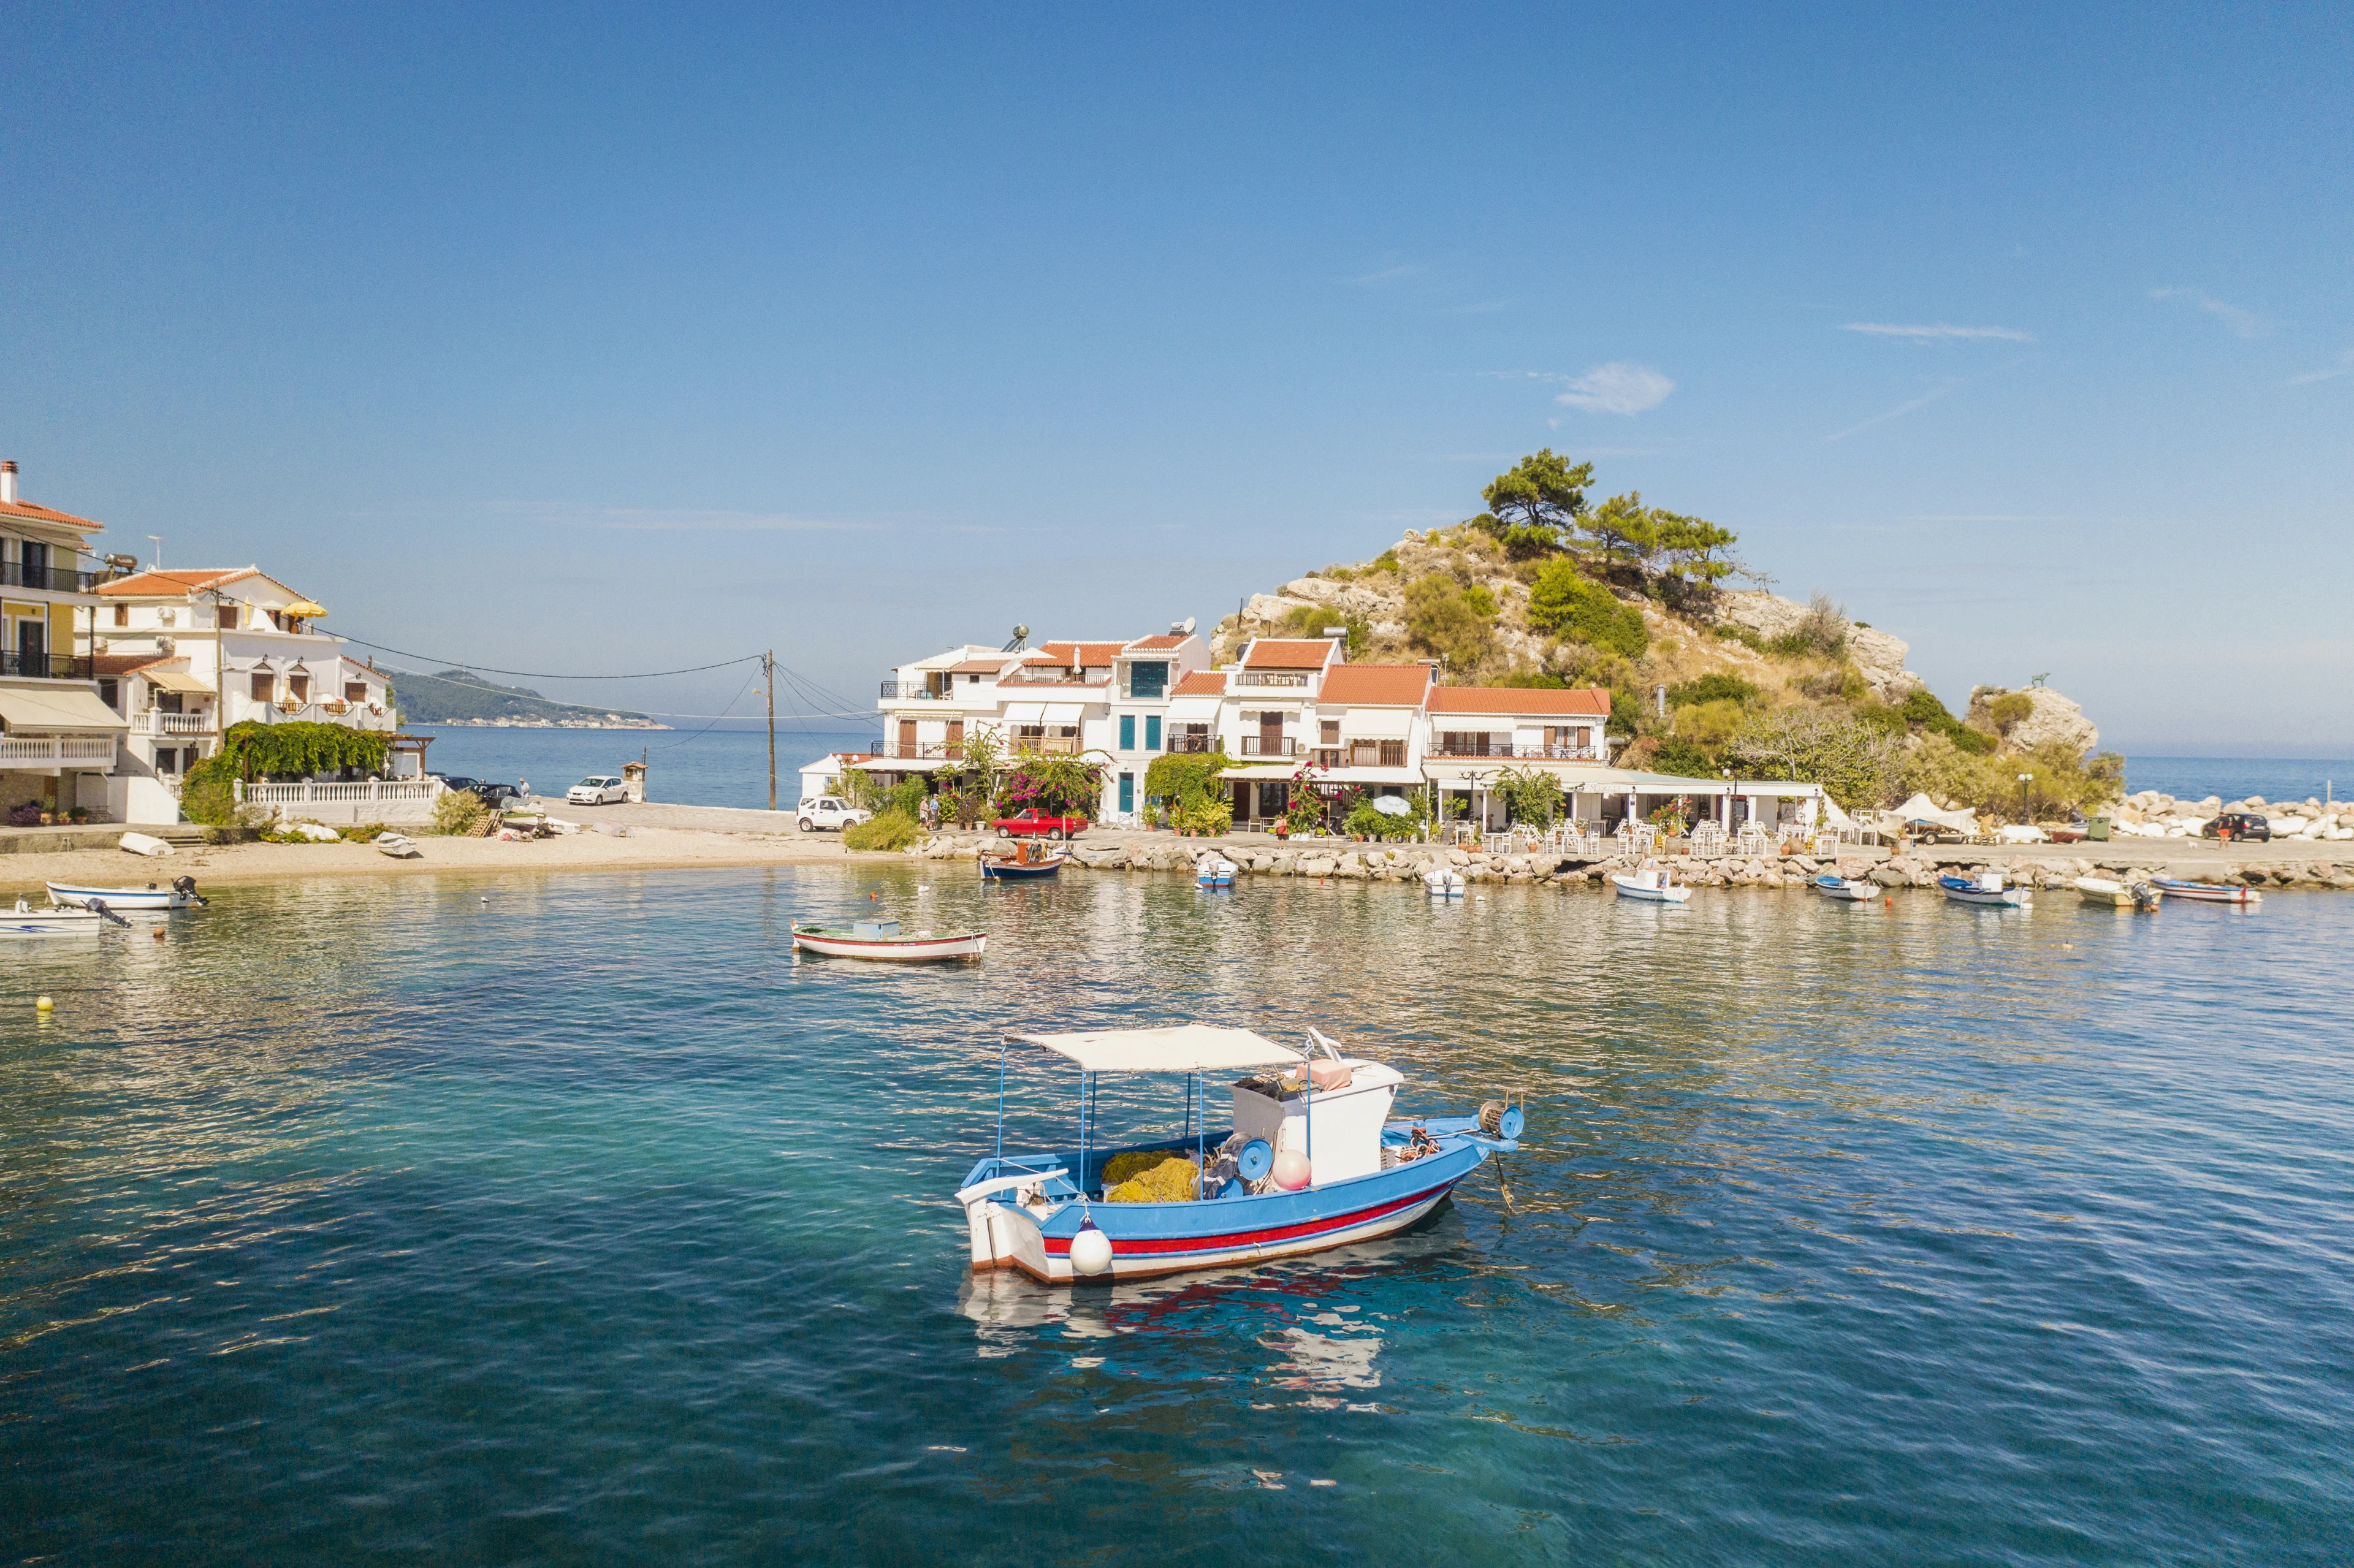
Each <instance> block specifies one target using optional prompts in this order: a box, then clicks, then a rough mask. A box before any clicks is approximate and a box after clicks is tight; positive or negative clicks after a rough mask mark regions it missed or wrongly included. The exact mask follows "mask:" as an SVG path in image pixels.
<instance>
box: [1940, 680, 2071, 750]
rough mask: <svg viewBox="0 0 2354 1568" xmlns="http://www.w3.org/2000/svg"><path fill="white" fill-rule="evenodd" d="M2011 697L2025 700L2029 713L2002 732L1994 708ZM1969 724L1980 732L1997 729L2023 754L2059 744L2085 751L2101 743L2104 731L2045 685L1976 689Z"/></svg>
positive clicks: (1972, 697)
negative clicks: (2022, 687)
mask: <svg viewBox="0 0 2354 1568" xmlns="http://www.w3.org/2000/svg"><path fill="white" fill-rule="evenodd" d="M2010 696H2020V697H2025V698H2026V699H2027V701H2028V705H2029V706H2028V712H2027V715H2026V716H2025V717H2023V718H2019V719H2014V720H2013V721H2012V722H2011V725H2010V727H2009V728H2008V729H2002V728H2001V727H2000V726H1999V725H1998V724H1997V723H1996V721H1995V717H1994V705H1995V704H1996V703H1997V702H1998V701H1999V700H2000V699H2001V698H2004V697H2010ZM1969 721H1970V723H1971V724H1973V725H1975V726H1978V728H1980V729H1988V730H1998V731H1999V733H2000V734H2001V736H2002V737H2003V739H2005V740H2007V741H2009V743H2010V744H2011V745H2012V746H2014V747H2018V748H2019V749H2020V750H2021V751H2030V750H2032V749H2034V748H2035V747H2039V746H2047V745H2050V744H2052V743H2053V742H2059V743H2061V744H2062V745H2065V746H2066V747H2069V749H2071V750H2073V751H2079V752H2083V751H2090V750H2092V749H2093V747H2096V746H2098V745H2100V744H2101V732H2100V730H2099V729H2098V728H2097V727H2096V726H2094V723H2093V721H2092V720H2091V719H2088V718H2086V717H2085V716H2084V709H2083V708H2081V707H2079V706H2077V705H2075V704H2074V703H2072V702H2070V701H2069V700H2068V699H2067V698H2066V697H2063V696H2062V695H2061V694H2059V693H2057V692H2055V691H2052V690H2051V689H2050V688H2048V687H2044V686H2030V687H2028V688H2027V689H2026V690H2025V691H2022V692H2010V691H2006V690H2005V689H2004V688H2002V687H2000V686H1976V687H1973V688H1971V691H1970V714H1969Z"/></svg>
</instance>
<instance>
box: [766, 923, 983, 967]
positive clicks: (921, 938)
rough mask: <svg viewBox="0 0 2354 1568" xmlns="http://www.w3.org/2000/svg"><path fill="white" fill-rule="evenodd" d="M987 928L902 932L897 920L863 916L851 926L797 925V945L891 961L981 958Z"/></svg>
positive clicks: (837, 955)
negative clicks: (901, 933)
mask: <svg viewBox="0 0 2354 1568" xmlns="http://www.w3.org/2000/svg"><path fill="white" fill-rule="evenodd" d="M988 941H989V933H988V932H986V931H918V932H917V933H916V934H915V935H913V936H902V935H900V933H899V922H897V921H896V920H859V921H856V922H854V923H853V924H851V925H848V926H819V925H814V924H809V925H804V924H802V923H801V922H798V921H796V922H795V923H794V925H793V946H794V947H796V948H801V949H802V950H803V951H805V952H811V953H823V954H824V955H825V956H826V957H828V958H832V959H883V960H885V961H886V962H891V963H902V964H906V963H928V962H930V961H931V960H933V959H977V958H979V957H981V948H983V947H985V946H986V945H987V944H988Z"/></svg>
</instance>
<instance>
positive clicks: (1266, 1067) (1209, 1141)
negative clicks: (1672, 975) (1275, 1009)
mask: <svg viewBox="0 0 2354 1568" xmlns="http://www.w3.org/2000/svg"><path fill="white" fill-rule="evenodd" d="M1309 1038H1310V1042H1311V1044H1312V1046H1313V1048H1314V1050H1313V1051H1312V1052H1311V1051H1306V1050H1295V1049H1293V1048H1292V1047H1290V1046H1287V1045H1280V1044H1277V1043H1276V1042H1274V1041H1272V1040H1268V1039H1266V1038H1264V1037H1262V1036H1260V1035H1258V1034H1256V1033H1252V1032H1251V1031H1249V1030H1246V1029H1221V1028H1214V1027H1211V1026H1209V1025H1206V1024H1199V1023H1188V1024H1182V1025H1178V1026H1175V1027H1172V1028H1164V1029H1114V1030H1097V1031H1089V1032H1086V1033H1065V1034H1011V1035H1007V1036H1006V1037H1005V1041H1004V1044H1002V1045H1001V1046H1000V1055H999V1076H998V1121H997V1142H998V1147H997V1152H996V1153H994V1154H992V1155H991V1156H989V1157H988V1158H986V1159H983V1160H981V1161H980V1162H979V1163H977V1164H975V1165H974V1166H973V1168H972V1171H971V1172H970V1174H969V1175H967V1176H966V1178H965V1180H964V1184H963V1186H962V1187H961V1188H960V1190H959V1191H958V1192H957V1195H956V1197H957V1202H958V1203H959V1205H960V1206H961V1207H962V1208H963V1210H964V1212H965V1219H966V1222H967V1224H968V1227H969V1230H970V1242H971V1262H972V1267H973V1269H974V1270H975V1271H976V1272H979V1271H983V1270H989V1269H1000V1268H1007V1269H1018V1270H1020V1271H1021V1272H1022V1273H1023V1274H1026V1275H1029V1276H1030V1277H1033V1278H1035V1279H1039V1280H1043V1281H1044V1282H1046V1283H1048V1284H1052V1285H1069V1284H1072V1283H1074V1282H1075V1281H1076V1280H1079V1279H1087V1278H1103V1279H1136V1278H1142V1277H1150V1276H1153V1275H1162V1274H1177V1273H1182V1272H1183V1271H1185V1270H1188V1269H1196V1268H1219V1267H1230V1266H1235V1265H1238V1264H1248V1263H1255V1262H1259V1261H1262V1260H1265V1259H1268V1258H1278V1257H1292V1256H1297V1255H1300V1254H1303V1253H1312V1252H1321V1251H1323V1250H1325V1249H1326V1248H1328V1247H1336V1246H1344V1245H1348V1244H1349V1243H1352V1242H1359V1241H1367V1240H1371V1239H1372V1238H1373V1237H1375V1236H1383V1235H1388V1234H1392V1233H1394V1232H1396V1231H1401V1230H1404V1229H1405V1227H1406V1226H1408V1225H1411V1224H1414V1223H1415V1222H1416V1221H1417V1220H1419V1219H1421V1218H1422V1217H1423V1216H1424V1215H1426V1214H1427V1213H1430V1212H1431V1211H1432V1210H1433V1209H1435V1208H1437V1206H1438V1204H1439V1203H1440V1202H1442V1201H1443V1200H1444V1199H1445V1198H1446V1197H1447V1194H1448V1193H1449V1192H1452V1191H1453V1190H1454V1188H1455V1184H1456V1183H1457V1182H1458V1181H1462V1180H1463V1178H1464V1177H1466V1176H1468V1175H1469V1174H1470V1173H1471V1172H1472V1171H1475V1170H1477V1169H1478V1168H1479V1166H1480V1164H1481V1163H1483V1162H1484V1161H1485V1160H1487V1158H1488V1156H1489V1155H1490V1154H1491V1153H1511V1152H1513V1151H1515V1150H1518V1149H1519V1148H1520V1143H1519V1139H1520V1135H1521V1130H1522V1122H1523V1112H1522V1108H1521V1107H1518V1106H1515V1105H1511V1104H1510V1103H1508V1102H1506V1101H1501V1100H1490V1101H1489V1102H1487V1103H1486V1104H1485V1105H1483V1106H1481V1107H1480V1108H1479V1112H1478V1113H1477V1114H1475V1115H1471V1116H1453V1117H1417V1118H1392V1117H1391V1115H1390V1114H1389V1113H1390V1108H1391V1105H1392V1102H1393V1101H1394V1098H1395V1097H1396V1094H1397V1091H1398V1088H1399V1086H1400V1085H1401V1084H1402V1083H1403V1082H1404V1079H1403V1077H1402V1075H1400V1074H1399V1073H1398V1072H1397V1070H1396V1069H1394V1068H1393V1067H1390V1066H1387V1065H1384V1064H1381V1063H1378V1062H1371V1061H1367V1060H1365V1059H1363V1058H1362V1057H1357V1056H1350V1055H1346V1054H1343V1053H1342V1052H1341V1049H1340V1048H1339V1047H1338V1046H1337V1045H1336V1044H1333V1042H1332V1041H1331V1040H1330V1039H1328V1038H1327V1037H1326V1036H1324V1035H1323V1034H1321V1033H1319V1032H1317V1031H1315V1030H1312V1029H1311V1030H1310V1031H1309ZM1014 1044H1023V1045H1029V1046H1035V1047H1037V1048H1038V1049H1041V1050H1044V1051H1047V1052H1050V1053H1052V1054H1055V1055H1057V1056H1060V1057H1062V1058H1064V1059H1065V1060H1066V1061H1068V1062H1071V1063H1074V1064H1076V1065H1077V1067H1078V1069H1079V1118H1078V1122H1079V1125H1078V1143H1077V1146H1076V1148H1071V1149H1063V1150H1043V1151H1037V1152H1030V1153H1013V1154H1009V1153H1007V1152H1006V1151H1005V1052H1006V1051H1007V1049H1009V1048H1010V1047H1011V1046H1012V1045H1014ZM1106 1073H1150V1074H1165V1075H1177V1076H1182V1077H1183V1078H1185V1079H1186V1080H1187V1097H1186V1119H1187V1121H1188V1123H1189V1128H1188V1131H1187V1133H1186V1135H1185V1136H1184V1137H1182V1138H1176V1139H1164V1140H1161V1141H1159V1142H1152V1143H1141V1144H1129V1145H1116V1146H1114V1145H1106V1144H1103V1143H1100V1142H1098V1137H1099V1128H1097V1118H1096V1115H1095V1104H1096V1096H1095V1089H1096V1086H1097V1080H1098V1079H1099V1078H1100V1076H1101V1075H1103V1074H1106ZM1229 1073H1239V1074H1242V1075H1243V1076H1241V1077H1239V1078H1237V1079H1235V1081H1234V1082H1233V1085H1232V1095H1233V1113H1232V1125H1231V1128H1230V1129H1229V1130H1228V1131H1226V1132H1225V1133H1224V1134H1222V1135H1219V1136H1216V1137H1213V1135H1212V1134H1211V1132H1210V1131H1209V1129H1208V1126H1207V1122H1208V1111H1209V1104H1208V1089H1207V1084H1208V1075H1211V1074H1218V1075H1225V1074H1229Z"/></svg>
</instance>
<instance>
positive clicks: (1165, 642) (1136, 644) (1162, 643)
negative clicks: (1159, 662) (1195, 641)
mask: <svg viewBox="0 0 2354 1568" xmlns="http://www.w3.org/2000/svg"><path fill="white" fill-rule="evenodd" d="M1189 641H1192V639H1191V638H1185V637H1176V636H1166V637H1140V638H1138V639H1137V640H1136V641H1133V642H1131V643H1129V645H1128V652H1130V653H1166V652H1170V651H1171V650H1172V649H1176V648H1182V647H1184V646H1185V644H1186V643H1187V642H1189Z"/></svg>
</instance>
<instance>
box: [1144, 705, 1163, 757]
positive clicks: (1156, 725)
mask: <svg viewBox="0 0 2354 1568" xmlns="http://www.w3.org/2000/svg"><path fill="white" fill-rule="evenodd" d="M1144 749H1145V750H1147V751H1158V750H1160V749H1161V715H1159V714H1147V715H1144Z"/></svg>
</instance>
